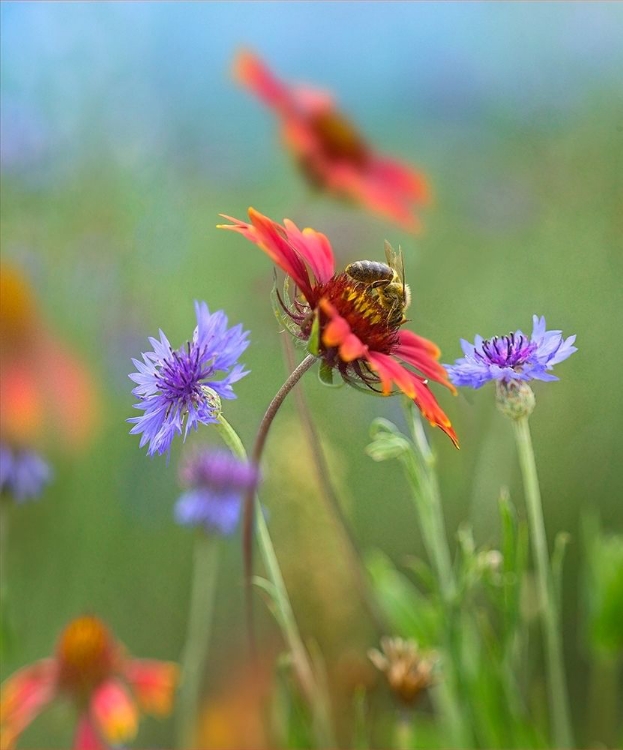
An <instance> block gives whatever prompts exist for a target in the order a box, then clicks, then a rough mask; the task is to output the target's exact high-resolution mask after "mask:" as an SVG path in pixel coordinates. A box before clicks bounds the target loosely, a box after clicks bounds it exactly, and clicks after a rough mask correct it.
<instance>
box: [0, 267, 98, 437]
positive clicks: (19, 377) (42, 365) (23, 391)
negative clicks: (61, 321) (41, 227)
mask: <svg viewBox="0 0 623 750" xmlns="http://www.w3.org/2000/svg"><path fill="white" fill-rule="evenodd" d="M0 410H1V412H2V423H1V427H0V440H2V441H3V442H6V443H9V444H11V445H16V446H31V445H33V444H35V443H38V442H40V441H41V439H42V437H43V436H44V434H45V433H46V432H47V433H48V434H50V435H51V436H53V439H54V441H55V443H58V442H60V443H61V444H62V445H63V446H64V447H65V448H68V449H76V448H78V447H80V446H82V445H83V444H84V442H85V440H86V439H87V438H88V437H90V436H91V435H92V433H93V431H94V428H95V426H96V424H97V421H98V416H99V414H98V412H99V409H98V399H97V395H96V391H95V387H94V384H93V381H92V379H91V376H90V374H89V372H88V370H87V368H86V367H85V365H84V364H82V362H80V361H79V360H78V358H77V357H76V356H75V355H74V354H73V353H72V352H71V351H70V350H69V349H68V348H67V347H66V346H65V345H64V344H63V343H61V342H60V341H59V340H58V339H57V338H56V337H55V336H54V335H53V334H52V333H51V332H49V331H48V330H47V328H46V325H45V321H44V319H43V316H42V315H41V314H40V312H39V310H38V309H37V305H36V302H35V299H34V296H33V292H32V290H31V288H30V285H29V284H28V282H27V280H26V279H25V277H24V275H23V274H22V273H21V272H20V271H19V270H18V269H17V268H15V267H13V266H10V265H8V264H4V263H3V264H2V266H1V268H0Z"/></svg>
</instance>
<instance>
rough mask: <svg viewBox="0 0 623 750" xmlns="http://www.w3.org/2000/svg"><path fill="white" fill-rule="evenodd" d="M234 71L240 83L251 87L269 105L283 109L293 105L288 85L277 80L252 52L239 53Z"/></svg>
mask: <svg viewBox="0 0 623 750" xmlns="http://www.w3.org/2000/svg"><path fill="white" fill-rule="evenodd" d="M233 73H234V78H235V79H236V80H237V81H238V82H239V83H241V84H242V85H243V86H246V87H247V88H249V89H251V91H253V93H254V94H256V95H257V96H258V97H259V99H260V100H261V101H262V102H263V103H264V104H266V105H267V106H269V107H274V108H275V109H277V110H283V109H288V108H289V107H290V106H291V105H292V94H291V92H290V90H289V89H288V87H287V86H286V85H284V84H283V83H281V81H279V80H277V78H275V76H274V75H273V74H272V73H271V72H270V70H269V69H268V68H267V67H266V65H264V63H263V62H262V61H261V60H260V59H259V57H257V56H256V55H254V54H253V53H252V52H249V51H247V50H243V51H242V52H240V53H239V54H238V55H237V57H236V59H235V60H234V67H233Z"/></svg>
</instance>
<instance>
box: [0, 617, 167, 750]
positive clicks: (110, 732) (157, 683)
mask: <svg viewBox="0 0 623 750" xmlns="http://www.w3.org/2000/svg"><path fill="white" fill-rule="evenodd" d="M177 678H178V667H177V665H176V664H173V663H170V662H161V661H153V660H144V659H132V658H130V657H129V656H128V654H127V653H126V651H125V649H124V647H123V645H122V644H120V643H118V642H117V641H115V640H114V638H113V637H112V635H111V633H110V631H109V630H108V628H107V627H106V625H104V623H103V622H102V621H101V620H99V619H98V618H96V617H92V616H84V617H79V618H78V619H76V620H73V621H72V622H70V623H69V625H67V627H66V628H65V630H64V631H63V632H62V634H61V637H60V639H59V641H58V644H57V647H56V653H55V655H54V656H53V657H52V658H49V659H42V660H41V661H37V662H35V663H34V664H31V665H30V666H27V667H24V668H23V669H20V670H19V671H18V672H15V674H13V675H12V676H11V677H9V678H8V679H7V680H6V681H5V682H4V683H3V685H2V694H1V698H0V707H1V710H0V727H1V734H2V740H3V744H2V747H3V750H4V748H5V747H6V748H7V749H10V748H12V747H14V744H15V741H16V739H17V738H18V737H19V735H20V734H21V733H22V732H23V731H24V730H25V729H26V727H27V726H28V725H29V724H30V723H31V722H32V720H33V719H34V718H35V717H36V716H38V714H39V713H41V711H42V710H43V709H44V707H45V706H47V705H48V704H49V703H50V702H51V701H53V700H56V699H60V698H66V699H69V700H70V701H71V702H73V704H74V706H75V708H76V710H77V712H78V727H77V730H76V735H75V740H74V748H83V749H85V750H86V748H88V749H89V750H105V748H108V747H109V746H110V745H115V746H118V745H120V744H122V743H125V742H126V741H128V740H131V739H132V738H133V737H134V735H135V734H136V731H137V728H138V720H139V713H140V712H141V711H143V712H145V713H150V714H154V715H157V716H165V715H166V714H168V713H169V712H170V710H171V704H172V698H173V691H174V688H175V684H176V682H177Z"/></svg>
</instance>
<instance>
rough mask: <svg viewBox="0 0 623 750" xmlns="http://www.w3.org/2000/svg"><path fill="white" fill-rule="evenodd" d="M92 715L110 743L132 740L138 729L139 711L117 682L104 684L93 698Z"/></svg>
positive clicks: (108, 681)
mask: <svg viewBox="0 0 623 750" xmlns="http://www.w3.org/2000/svg"><path fill="white" fill-rule="evenodd" d="M90 708H91V715H92V717H93V719H94V720H95V722H96V724H97V726H98V728H99V729H100V731H101V733H102V734H103V735H104V737H105V738H106V739H107V740H108V742H110V743H112V744H113V745H118V744H120V743H121V742H125V741H126V740H131V739H132V738H133V737H134V736H135V734H136V731H137V729H138V709H137V707H136V704H135V703H134V701H133V700H132V698H131V697H130V695H129V694H128V691H127V690H126V688H125V687H124V686H123V685H122V684H121V683H120V682H118V681H117V680H107V681H106V682H103V683H102V684H101V685H100V686H99V687H98V688H97V689H96V690H95V692H94V693H93V697H92V698H91V706H90Z"/></svg>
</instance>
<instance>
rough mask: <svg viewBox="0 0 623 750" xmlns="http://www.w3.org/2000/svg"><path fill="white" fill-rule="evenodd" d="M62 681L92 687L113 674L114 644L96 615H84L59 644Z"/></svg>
mask: <svg viewBox="0 0 623 750" xmlns="http://www.w3.org/2000/svg"><path fill="white" fill-rule="evenodd" d="M58 661H59V681H60V683H61V684H62V685H63V687H65V688H68V689H70V690H73V691H76V690H78V691H79V690H83V689H84V690H88V689H91V688H93V687H94V686H95V685H97V684H98V683H100V682H102V681H103V680H104V679H106V677H108V676H109V674H110V672H111V671H112V668H113V663H114V645H113V641H112V638H111V636H110V633H109V631H108V629H107V628H106V626H105V625H104V624H103V623H102V622H101V620H98V619H97V618H96V617H89V616H87V617H80V618H79V619H77V620H74V621H73V622H71V623H70V624H69V625H68V626H67V627H66V628H65V630H64V632H63V634H62V636H61V639H60V642H59V645H58Z"/></svg>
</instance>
